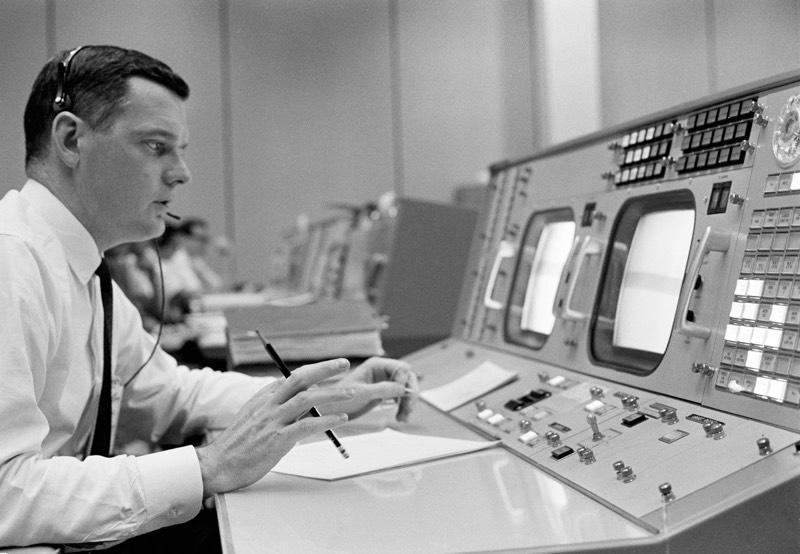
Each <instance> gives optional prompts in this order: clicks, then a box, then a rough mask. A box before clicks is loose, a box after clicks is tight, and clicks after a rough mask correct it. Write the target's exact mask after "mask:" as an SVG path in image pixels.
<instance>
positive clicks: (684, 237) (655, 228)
mask: <svg viewBox="0 0 800 554" xmlns="http://www.w3.org/2000/svg"><path fill="white" fill-rule="evenodd" d="M693 230H694V210H665V211H659V212H652V213H649V214H646V215H644V216H642V218H641V219H640V220H639V224H638V225H637V226H636V231H635V232H634V235H633V241H632V242H631V247H630V253H629V254H628V260H627V262H626V264H625V273H624V275H623V277H622V284H621V289H620V293H619V300H618V302H617V315H616V318H615V320H614V339H613V340H614V346H622V347H625V348H635V349H637V350H644V351H647V352H654V353H657V354H663V353H664V351H665V350H666V349H667V343H668V342H669V337H670V335H671V334H672V322H673V320H674V319H675V310H676V309H677V307H678V297H679V296H680V293H681V282H682V281H683V274H684V272H685V271H686V261H687V258H688V257H689V248H690V246H691V244H692V232H693Z"/></svg>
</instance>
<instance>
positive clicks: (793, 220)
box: [792, 208, 800, 226]
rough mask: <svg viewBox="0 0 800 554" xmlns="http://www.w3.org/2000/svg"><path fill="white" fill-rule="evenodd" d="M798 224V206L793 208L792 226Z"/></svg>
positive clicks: (799, 218)
mask: <svg viewBox="0 0 800 554" xmlns="http://www.w3.org/2000/svg"><path fill="white" fill-rule="evenodd" d="M796 225H800V208H795V210H794V212H793V213H792V226H796Z"/></svg>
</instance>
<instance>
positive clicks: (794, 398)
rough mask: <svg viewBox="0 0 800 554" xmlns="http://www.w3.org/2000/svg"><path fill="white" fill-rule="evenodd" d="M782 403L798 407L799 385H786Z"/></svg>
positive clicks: (799, 402)
mask: <svg viewBox="0 0 800 554" xmlns="http://www.w3.org/2000/svg"><path fill="white" fill-rule="evenodd" d="M784 402H786V403H787V404H794V405H795V406H797V405H800V385H788V386H787V387H786V396H785V397H784Z"/></svg>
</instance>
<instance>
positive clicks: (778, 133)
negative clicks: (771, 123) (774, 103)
mask: <svg viewBox="0 0 800 554" xmlns="http://www.w3.org/2000/svg"><path fill="white" fill-rule="evenodd" d="M772 153H773V154H775V160H776V161H777V162H778V165H780V166H781V167H789V166H791V165H794V164H795V163H797V160H799V159H800V95H796V96H792V97H791V98H789V100H788V101H787V102H786V105H785V106H783V109H781V114H780V116H778V121H777V123H776V125H775V133H774V134H773V135H772Z"/></svg>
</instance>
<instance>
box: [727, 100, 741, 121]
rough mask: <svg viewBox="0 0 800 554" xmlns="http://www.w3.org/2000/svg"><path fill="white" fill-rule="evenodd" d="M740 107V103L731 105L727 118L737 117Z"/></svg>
mask: <svg viewBox="0 0 800 554" xmlns="http://www.w3.org/2000/svg"><path fill="white" fill-rule="evenodd" d="M740 107H741V103H739V102H734V103H733V104H731V106H730V109H729V110H728V118H729V119H733V118H734V117H737V116H738V115H739V108H740Z"/></svg>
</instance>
